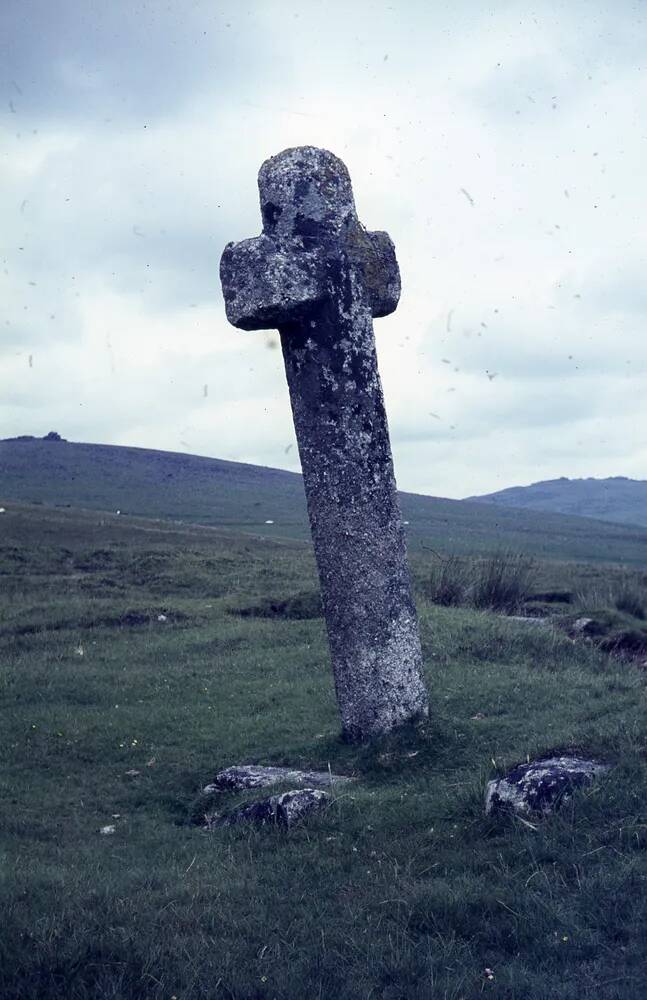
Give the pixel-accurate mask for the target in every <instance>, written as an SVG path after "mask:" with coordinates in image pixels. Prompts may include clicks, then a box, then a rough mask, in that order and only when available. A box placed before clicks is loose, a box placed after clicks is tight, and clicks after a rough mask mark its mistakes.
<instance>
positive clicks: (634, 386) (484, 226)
mask: <svg viewBox="0 0 647 1000" xmlns="http://www.w3.org/2000/svg"><path fill="white" fill-rule="evenodd" d="M484 7H485V9H484ZM0 22H1V23H0V39H1V41H0V45H1V46H2V48H1V50H0V94H1V97H2V100H1V101H0V154H1V155H0V218H1V219H2V235H1V236H0V242H1V244H2V246H1V249H0V255H1V257H2V266H1V268H0V309H1V311H2V315H1V317H0V324H1V325H0V330H1V334H0V337H1V340H0V437H7V436H12V435H16V434H36V435H42V434H45V433H46V432H47V431H49V430H57V431H59V432H60V433H61V434H62V435H63V436H64V437H67V438H69V439H70V440H76V441H95V442H102V443H110V444H124V445H125V444H128V445H139V446H143V447H151V448H162V449H168V450H172V451H187V452H193V453H196V454H202V455H211V456H214V457H218V458H228V459H233V460H237V461H242V462H254V463H259V464H262V465H271V466H277V467H280V468H285V469H292V470H295V471H298V469H299V465H298V455H297V450H296V445H295V440H294V431H293V427H292V420H291V415H290V409H289V401H288V392H287V386H286V384H285V377H284V373H283V367H282V358H281V353H280V350H278V349H277V338H276V335H275V334H272V333H270V332H263V331H261V332H256V333H243V332H241V331H238V330H235V329H234V328H233V327H231V326H229V325H228V324H227V321H226V319H225V315H224V309H223V302H222V295H221V290H220V283H219V278H218V264H219V258H220V254H221V251H222V248H223V246H224V244H225V243H227V242H228V241H229V240H240V239H244V238H246V237H249V236H253V235H255V234H256V233H258V232H259V231H260V216H259V209H258V192H257V187H256V174H257V171H258V167H259V166H260V164H261V162H262V161H263V160H264V159H266V158H267V157H268V156H270V155H273V154H274V153H277V152H279V151H280V150H281V149H284V148H285V147H288V146H295V145H304V144H312V145H316V146H323V147H326V148H328V149H331V150H332V151H333V152H335V153H336V154H338V155H339V156H341V158H342V159H343V160H344V161H345V162H346V164H347V166H348V167H349V170H350V172H351V177H352V180H353V184H354V189H355V198H356V203H357V207H358V212H359V216H360V219H361V220H362V221H363V222H364V224H365V225H366V226H367V227H368V228H369V229H386V230H388V232H389V233H390V234H391V237H392V238H393V240H394V242H395V245H396V250H397V253H398V258H399V261H400V267H401V271H402V279H403V295H402V299H401V302H400V305H399V307H398V310H397V311H396V312H395V313H394V314H393V315H392V316H390V317H388V318H386V319H380V320H377V321H376V323H375V329H376V338H377V348H378V356H379V363H380V369H381V373H382V379H383V384H384V391H385V397H386V404H387V411H388V415H389V423H390V429H391V439H392V445H393V452H394V459H395V466H396V475H397V479H398V485H399V486H400V488H402V489H406V490H411V491H415V492H421V493H430V494H435V495H440V496H450V497H462V496H466V495H469V494H473V493H483V492H489V491H491V490H496V489H501V488H503V487H505V486H510V485H515V484H524V483H528V482H532V481H535V480H539V479H548V478H555V477H557V476H562V475H564V476H589V475H590V476H608V475H628V476H632V477H635V478H642V479H645V478H647V335H646V334H647V275H646V266H647V207H646V206H647V201H646V197H645V184H646V182H645V178H646V176H647V56H646V53H647V6H646V4H645V3H644V2H641V3H625V2H622V0H608V2H595V0H591V2H576V0H564V2H563V3H557V2H552V0H546V2H541V0H537V2H536V3H533V4H531V3H528V2H525V0H524V2H519V3H503V2H502V3H496V4H490V5H483V4H481V3H477V2H467V0H463V2H461V0H458V2H457V0H454V2H452V3H435V2H433V0H420V2H418V0H394V2H393V3H385V2H375V3H369V2H368V0H352V2H351V0H344V2H342V0H299V2H297V0H249V2H247V3H244V2H242V3H241V2H240V0H238V2H230V0H226V2H215V0H195V2H188V0H170V2H163V0H150V2H142V3H137V2H135V0H110V2H109V3H107V2H105V0H42V2H39V0H2V2H1V4H0Z"/></svg>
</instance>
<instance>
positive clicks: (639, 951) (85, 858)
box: [0, 508, 647, 1000]
mask: <svg viewBox="0 0 647 1000" xmlns="http://www.w3.org/2000/svg"><path fill="white" fill-rule="evenodd" d="M102 520H103V521H104V523H101V522H102ZM2 531H3V543H2V546H0V586H1V587H2V595H3V596H2V620H1V621H0V656H1V665H2V675H1V676H2V681H1V685H2V686H1V688H0V692H1V697H2V703H3V727H2V750H3V753H2V758H3V768H2V777H1V781H2V789H1V791H2V799H3V805H4V808H3V819H2V840H1V842H0V843H1V846H0V851H1V856H2V866H1V869H0V871H1V876H0V877H1V879H2V888H1V898H2V927H1V929H0V949H1V953H0V997H2V998H3V1000H18V998H20V1000H27V998H29V1000H32V998H37V997H38V998H41V997H42V998H50V997H51V998H56V1000H59V998H60V1000H63V998H65V1000H107V998H111V1000H116V998H119V1000H135V998H137V1000H139V998H147V1000H148V998H155V1000H162V998H165V1000H171V998H172V997H176V998H177V1000H180V998H181V1000H194V998H212V997H213V998H220V997H223V998H235V1000H248V998H277V1000H297V998H298V1000H302V998H304V997H316V998H319V997H321V998H334V1000H351V998H352V1000H357V998H362V1000H369V998H371V1000H375V998H385V1000H396V998H398V1000H400V998H401V1000H405V998H406V1000H409V998H413V1000H422V998H425V1000H427V998H430V997H431V998H443V1000H445V998H452V1000H459V998H463V1000H476V998H480V997H481V996H483V995H488V994H489V995H491V996H493V997H497V998H505V1000H548V998H550V1000H571V998H573V1000H575V998H578V1000H581V998H582V997H596V998H600V1000H621V998H622V1000H638V998H640V1000H642V998H643V997H644V995H645V990H646V985H647V893H646V888H647V850H646V849H647V815H646V811H645V801H647V774H646V769H645V755H646V754H647V723H646V722H645V685H644V675H643V674H642V673H641V672H640V671H639V670H638V669H636V668H635V667H634V666H632V665H631V664H629V663H626V662H623V661H620V660H614V659H611V658H609V657H608V656H605V655H604V654H602V653H601V652H600V651H598V650H596V649H595V648H594V647H593V646H592V645H590V644H586V643H573V642H571V641H570V640H569V639H568V638H566V637H565V636H564V635H563V634H562V633H560V632H559V631H558V630H555V629H552V628H550V627H545V628H544V627H542V628H528V627H527V626H526V625H524V623H523V622H515V621H511V620H508V619H506V618H502V617H500V616H498V615H495V614H493V613H491V612H488V611H484V610H476V609H473V608H460V607H459V608H453V607H448V608H444V607H437V606H433V605H432V604H431V603H428V602H427V601H426V600H425V599H424V598H423V597H420V599H419V611H420V622H421V630H422V636H423V644H424V653H425V663H426V668H427V677H428V682H429V687H430V693H431V702H432V717H431V718H430V720H429V722H428V723H425V724H424V725H421V726H417V727H412V728H410V729H407V730H405V731H403V732H401V733H399V734H397V735H396V736H393V737H391V738H388V739H384V740H382V741H378V742H377V743H374V744H371V745H364V746H353V745H348V744H344V743H343V742H341V740H340V739H339V736H338V732H339V723H338V716H337V711H336V706H335V700H334V693H333V686H332V679H331V675H330V671H329V666H328V655H327V649H326V642H325V631H324V625H323V621H322V620H321V619H320V618H307V619H304V618H301V619H296V620H291V619H289V618H287V619H286V618H266V617H255V616H248V617H239V616H238V615H235V614H230V613H229V612H230V611H231V610H232V609H236V608H242V607H250V606H255V605H262V604H263V603H264V602H265V603H266V604H267V602H281V601H285V600H287V599H288V598H289V597H290V595H295V594H303V593H309V592H311V591H312V590H313V589H316V582H315V572H314V565H313V561H312V556H311V552H310V550H309V549H308V548H307V547H306V546H300V545H297V544H293V543H283V544H278V543H271V542H268V541H267V540H262V539H259V538H253V537H243V536H228V535H226V534H224V533H218V532H216V531H201V530H199V529H194V528H183V527H177V526H173V525H169V524H161V523H159V524H155V523H153V522H146V521H143V520H142V521H140V522H136V521H131V520H126V519H120V520H117V519H112V520H110V522H109V523H106V522H105V519H102V518H100V517H99V516H98V515H96V514H90V513H87V514H75V513H73V512H69V513H56V512H51V511H45V510H41V511H40V512H39V511H35V510H29V509H27V508H25V509H24V510H14V511H10V512H8V513H7V514H5V515H3V523H2ZM541 571H542V573H543V574H544V580H543V583H542V585H544V584H545V585H546V586H548V585H554V586H558V585H560V586H562V585H564V584H565V583H566V584H567V585H569V586H572V587H576V586H577V585H578V584H577V580H576V579H575V577H577V574H578V573H582V572H585V571H584V570H582V569H581V568H580V569H577V568H574V569H573V579H571V580H569V579H568V574H569V570H568V567H567V566H566V565H562V566H561V567H559V573H558V574H557V575H558V576H559V579H557V578H556V577H555V578H554V579H553V575H554V573H555V567H553V568H551V567H550V566H547V565H546V566H542V567H541ZM598 572H600V573H601V577H602V578H604V573H605V572H606V571H605V570H600V571H599V570H598V569H595V570H593V569H592V570H591V574H592V576H595V575H596V574H597V573H598ZM551 574H553V575H551ZM416 575H417V574H416ZM160 615H164V616H165V619H166V620H159V616H160ZM563 747H581V748H583V749H585V750H587V751H589V752H591V753H593V754H596V755H598V756H600V757H602V758H604V759H607V760H609V761H611V762H613V764H614V770H613V772H612V775H611V777H609V778H608V779H606V780H603V781H600V782H598V783H597V784H596V785H594V786H592V787H591V788H590V789H587V790H585V791H583V792H581V793H579V794H578V795H577V796H576V797H575V798H574V799H573V800H572V802H571V803H570V804H569V805H568V806H567V807H566V808H565V809H564V810H563V811H562V812H561V813H560V814H559V815H557V816H555V817H554V818H552V819H549V820H545V821H541V822H537V823H533V824H532V825H530V826H529V825H527V824H525V823H522V822H520V821H518V820H514V819H510V818H508V819H489V818H486V817H485V816H484V814H483V791H484V786H485V783H486V781H487V780H488V779H489V778H491V777H493V776H495V775H496V774H499V773H502V772H503V770H504V769H505V768H506V767H507V766H509V765H510V764H512V763H515V762H518V761H520V760H524V759H526V758H527V757H532V756H534V755H536V754H538V753H541V752H544V751H547V750H550V749H554V748H563ZM242 762H266V763H277V764H293V765H300V764H301V765H307V766H311V767H318V768H322V769H325V768H326V767H327V766H328V765H330V766H331V768H332V770H333V771H335V770H337V771H339V772H342V773H348V774H355V775H356V776H357V778H358V781H357V783H356V784H355V785H353V786H352V788H351V789H349V788H344V790H343V793H340V794H336V795H335V798H334V801H333V803H332V805H331V806H330V808H329V809H328V810H327V811H326V812H325V813H324V814H323V815H322V816H320V817H318V818H317V819H315V820H313V821H312V822H310V823H308V825H307V826H303V827H302V828H298V829H295V830H293V831H290V832H288V833H286V832H282V831H280V830H274V829H266V830H260V831H259V830H255V829H245V828H241V829H235V828H232V829H220V830H217V831H214V832H211V833H206V832H205V831H204V830H202V829H201V828H200V827H199V826H196V825H195V822H194V821H195V820H196V818H199V816H200V810H201V809H202V808H203V807H204V808H205V810H206V809H207V808H209V807H210V805H211V804H210V803H208V802H207V801H206V800H205V799H204V798H202V797H201V795H200V789H201V787H202V786H203V785H204V784H205V783H207V782H208V781H209V780H210V779H211V778H212V777H213V775H214V774H215V772H216V771H217V770H218V769H219V768H221V767H224V766H227V765H228V764H232V763H242ZM128 772H137V773H130V774H129V773H128ZM247 797H248V796H240V795H238V796H237V795H226V796H223V801H222V803H221V804H220V805H219V808H221V809H227V808H230V807H233V806H234V805H236V804H238V803H239V802H240V801H243V800H245V799H246V798H247ZM192 821H193V822H192ZM106 825H114V826H115V833H114V834H113V835H107V836H104V835H101V834H100V833H99V830H100V828H101V827H103V826H106ZM486 970H491V972H487V971H486ZM490 976H492V978H489V977H490Z"/></svg>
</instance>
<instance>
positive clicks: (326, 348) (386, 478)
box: [220, 146, 428, 740]
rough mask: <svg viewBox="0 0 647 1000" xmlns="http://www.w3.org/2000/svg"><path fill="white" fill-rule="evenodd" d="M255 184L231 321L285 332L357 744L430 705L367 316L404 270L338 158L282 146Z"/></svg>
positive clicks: (346, 705)
mask: <svg viewBox="0 0 647 1000" xmlns="http://www.w3.org/2000/svg"><path fill="white" fill-rule="evenodd" d="M258 185H259V189H260V196H261V214H262V218H263V233H262V235H260V236H257V237H254V238H253V239H249V240H243V241H242V242H241V243H229V244H228V245H227V247H226V248H225V250H224V253H223V255H222V260H221V264H220V276H221V279H222V286H223V292H224V298H225V306H226V311H227V318H228V319H229V321H230V322H231V323H233V324H234V326H237V327H240V328H241V329H243V330H258V329H268V328H270V329H273V328H278V330H279V334H280V337H281V344H282V348H283V358H284V361H285V370H286V374H287V380H288V386H289V390H290V399H291V403H292V412H293V416H294V424H295V428H296V435H297V441H298V445H299V454H300V457H301V466H302V469H303V479H304V484H305V491H306V499H307V503H308V513H309V516H310V524H311V529H312V538H313V543H314V550H315V556H316V559H317V565H318V569H319V578H320V583H321V594H322V601H323V608H324V614H325V618H326V625H327V629H328V638H329V642H330V649H331V655H332V665H333V672H334V676H335V688H336V692H337V701H338V704H339V708H340V712H341V717H342V726H343V731H344V735H345V737H346V738H347V739H351V740H362V739H367V738H370V737H372V736H376V735H380V734H383V733H387V732H389V731H390V730H392V729H394V728H395V727H396V726H398V725H400V724H402V723H404V722H407V721H409V720H412V719H416V718H421V717H424V716H426V715H427V713H428V699H427V690H426V688H425V685H424V681H423V679H422V669H421V667H422V657H421V651H420V638H419V635H418V626H417V620H416V612H415V607H414V604H413V600H412V597H411V584H410V580H409V572H408V568H407V563H406V550H405V540H404V529H403V527H402V518H401V515H400V511H399V507H398V499H397V493H396V486H395V478H394V474H393V462H392V458H391V448H390V444H389V435H388V428H387V421H386V413H385V409H384V400H383V396H382V386H381V383H380V377H379V373H378V368H377V356H376V352H375V340H374V335H373V322H372V320H373V317H377V316H386V315H388V314H389V313H391V312H393V310H394V309H395V308H396V306H397V304H398V299H399V297H400V274H399V270H398V264H397V261H396V257H395V250H394V247H393V243H392V242H391V239H390V238H389V236H388V235H387V234H386V233H382V232H367V231H366V230H365V229H364V227H363V226H362V225H361V223H360V222H359V220H358V218H357V214H356V211H355V204H354V200H353V192H352V188H351V182H350V177H349V175H348V171H347V169H346V167H345V166H344V164H343V163H342V162H341V160H339V159H337V157H336V156H333V154H332V153H329V152H328V151H327V150H323V149H317V148H315V147H313V146H303V147H298V148H296V149H286V150H284V152H282V153H279V154H278V155H277V156H273V157H272V158H271V159H269V160H266V162H265V163H264V164H263V165H262V167H261V169H260V172H259V177H258Z"/></svg>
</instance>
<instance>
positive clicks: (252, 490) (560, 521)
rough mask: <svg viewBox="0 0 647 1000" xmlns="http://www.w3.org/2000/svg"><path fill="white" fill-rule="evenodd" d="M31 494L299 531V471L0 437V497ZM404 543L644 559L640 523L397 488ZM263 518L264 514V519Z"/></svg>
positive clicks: (303, 521) (646, 539) (278, 532)
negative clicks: (268, 522)
mask: <svg viewBox="0 0 647 1000" xmlns="http://www.w3.org/2000/svg"><path fill="white" fill-rule="evenodd" d="M10 500H18V501H24V502H28V503H29V502H33V501H38V502H42V503H46V504H52V505H54V504H59V505H61V504H69V505H71V506H73V507H85V508H91V509H95V510H111V511H115V510H121V511H124V512H127V513H129V514H139V515H142V516H146V517H161V518H175V519H177V518H179V519H182V520H184V521H192V522H198V523H201V524H209V525H214V526H218V527H228V528H230V529H233V530H243V531H253V532H255V533H259V534H265V535H267V536H270V537H284V538H301V539H308V538H309V528H308V522H307V515H306V509H305V499H304V495H303V485H302V481H301V477H300V476H297V475H295V474H294V473H289V472H282V471H280V470H277V469H265V468H261V467H258V466H252V465H243V464H240V463H237V462H223V461H219V460H218V459H210V458H200V457H197V456H195V455H180V454H174V453H171V452H160V451H149V450H146V449H143V448H119V447H112V446H108V445H92V444H70V443H67V442H49V441H41V440H34V441H1V442H0V502H4V503H5V504H6V503H8V502H9V501H10ZM402 509H403V515H404V517H405V519H407V520H408V521H409V522H410V524H409V528H408V531H409V538H410V542H411V544H412V547H414V548H415V547H416V546H419V545H421V544H425V545H428V546H431V547H433V548H439V549H442V550H444V551H452V552H457V553H466V554H474V553H477V552H483V551H492V550H493V549H496V548H512V549H517V550H520V551H523V552H530V553H533V554H535V555H538V556H541V557H543V558H565V559H587V560H588V559H597V560H606V561H612V562H613V561H622V562H626V563H630V562H631V563H634V564H636V565H642V566H647V530H645V529H641V528H636V527H632V526H629V525H627V526H622V525H615V524H608V523H604V522H601V521H600V522H592V521H590V520H588V519H586V520H584V519H582V518H576V517H566V516H563V515H560V514H550V513H548V514H546V513H536V512H528V511H522V510H518V509H511V510H507V509H504V508H500V507H496V506H493V505H489V504H487V505H483V504H470V503H466V502H465V501H458V500H442V499H437V498H432V497H423V496H417V495H414V494H407V493H405V494H402ZM266 520H272V521H274V524H272V525H266V524H265V521H266Z"/></svg>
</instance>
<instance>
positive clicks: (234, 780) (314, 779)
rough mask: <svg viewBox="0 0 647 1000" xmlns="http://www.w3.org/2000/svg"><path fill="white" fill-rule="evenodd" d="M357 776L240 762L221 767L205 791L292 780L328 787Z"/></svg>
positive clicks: (206, 793) (208, 792) (262, 785)
mask: <svg viewBox="0 0 647 1000" xmlns="http://www.w3.org/2000/svg"><path fill="white" fill-rule="evenodd" d="M354 780H355V779H354V778H350V777H347V776H346V775H342V774H331V773H330V772H329V771H299V770H297V769H294V768H290V767H263V766H262V765H259V764H241V765H236V766H234V767H227V768H225V770H224V771H220V772H219V773H218V774H217V775H216V777H215V778H214V779H213V781H212V782H211V784H209V785H205V787H204V788H203V792H204V793H205V795H210V794H211V793H212V792H229V791H240V790H241V789H244V788H270V787H271V786H272V785H279V784H283V783H286V784H287V783H289V784H291V785H297V787H299V788H308V787H310V788H327V789H330V788H331V786H332V787H334V786H335V785H344V784H347V783H348V782H349V781H354Z"/></svg>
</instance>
